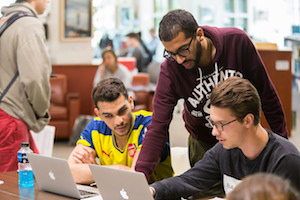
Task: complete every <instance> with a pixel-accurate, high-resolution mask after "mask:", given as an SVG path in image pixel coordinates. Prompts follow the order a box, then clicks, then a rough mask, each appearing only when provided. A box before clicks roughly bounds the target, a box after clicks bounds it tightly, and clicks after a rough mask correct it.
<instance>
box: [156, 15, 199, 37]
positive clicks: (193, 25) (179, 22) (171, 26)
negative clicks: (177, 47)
mask: <svg viewBox="0 0 300 200" xmlns="http://www.w3.org/2000/svg"><path fill="white" fill-rule="evenodd" d="M198 28H199V26H198V23H197V22H196V20H195V18H194V17H193V15H192V14H191V13H190V12H188V11H185V10H181V9H178V10H171V11H169V12H168V13H167V14H166V15H165V16H164V17H163V18H162V20H161V21H160V23H159V38H160V40H161V41H171V40H172V39H174V38H175V37H176V36H177V35H178V34H179V32H183V33H184V35H185V38H190V37H192V36H193V35H194V33H195V32H196V30H197V29H198Z"/></svg>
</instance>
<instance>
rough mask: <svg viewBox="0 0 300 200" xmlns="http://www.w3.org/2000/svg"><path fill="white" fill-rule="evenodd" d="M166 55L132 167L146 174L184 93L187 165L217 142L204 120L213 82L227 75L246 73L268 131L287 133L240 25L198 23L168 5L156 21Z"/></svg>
mask: <svg viewBox="0 0 300 200" xmlns="http://www.w3.org/2000/svg"><path fill="white" fill-rule="evenodd" d="M159 37H160V40H161V41H162V43H163V45H164V47H165V51H164V57H165V58H166V60H165V61H164V62H163V63H162V65H161V71H160V75H159V80H158V83H157V87H156V91H155V96H154V100H153V108H154V112H153V116H152V122H151V124H150V125H149V126H148V131H147V133H146V136H145V138H144V141H143V147H142V150H141V153H140V156H139V159H138V161H137V164H136V171H140V172H143V173H144V174H145V175H146V176H147V178H149V175H150V174H151V173H152V171H153V169H154V167H155V166H156V164H157V162H158V158H159V155H160V154H161V152H162V150H163V147H164V144H165V142H166V140H167V138H168V137H169V132H168V129H169V125H170V122H171V120H172V112H173V109H174V106H175V105H176V104H177V101H178V100H179V99H180V98H183V99H184V111H183V119H184V121H185V127H186V129H187V130H188V132H189V133H190V137H189V159H190V163H191V166H193V165H194V164H195V163H196V162H197V161H198V160H200V159H202V157H203V155H204V153H205V152H206V151H207V150H208V149H209V148H211V147H212V146H213V145H214V144H216V143H217V140H216V139H215V138H214V137H213V136H212V135H211V131H212V129H211V128H210V127H209V125H208V123H207V118H208V117H209V114H210V101H209V100H208V99H209V96H210V93H211V91H212V89H213V88H214V87H216V86H217V85H218V83H220V82H222V81H223V80H225V79H227V78H228V77H231V76H238V77H243V78H245V79H248V80H249V81H250V82H251V83H252V84H253V85H254V86H255V87H256V88H257V90H258V93H259V95H260V98H261V101H262V109H263V112H264V114H265V116H266V119H267V121H268V123H269V125H270V127H271V129H272V131H274V132H276V133H279V134H280V135H282V136H283V137H287V128H286V120H285V115H284V111H283V108H282V104H281V101H280V99H279V96H278V94H277V92H276V89H275V87H274V85H273V83H272V81H271V79H270V77H269V75H268V73H267V70H266V68H265V66H264V63H263V61H262V59H261V57H260V55H259V53H258V51H257V50H256V48H255V47H254V45H253V43H252V42H251V40H250V38H249V37H248V36H247V35H246V33H245V32H244V31H242V30H239V29H236V28H216V27H208V26H200V27H199V26H198V24H197V22H196V20H195V19H194V17H193V16H192V14H191V13H189V12H187V11H185V10H173V11H170V12H169V13H167V14H166V15H165V16H164V17H163V19H162V21H161V22H160V25H159Z"/></svg>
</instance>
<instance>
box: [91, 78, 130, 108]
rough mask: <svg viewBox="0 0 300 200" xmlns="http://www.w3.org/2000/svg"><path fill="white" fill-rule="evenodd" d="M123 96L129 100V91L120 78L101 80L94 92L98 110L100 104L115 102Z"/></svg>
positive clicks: (93, 97) (93, 96) (93, 95)
mask: <svg viewBox="0 0 300 200" xmlns="http://www.w3.org/2000/svg"><path fill="white" fill-rule="evenodd" d="M121 94H123V95H124V97H125V98H126V99H128V93H127V90H126V88H125V86H124V84H123V82H122V81H121V80H120V79H118V78H107V79H103V80H101V81H100V82H99V83H98V84H97V85H96V86H95V87H94V89H93V91H92V99H93V101H94V104H95V106H96V108H98V105H97V103H98V102H113V101H115V100H116V99H117V98H118V97H119V96H120V95H121Z"/></svg>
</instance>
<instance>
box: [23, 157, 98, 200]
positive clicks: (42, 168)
mask: <svg viewBox="0 0 300 200" xmlns="http://www.w3.org/2000/svg"><path fill="white" fill-rule="evenodd" d="M27 156H28V159H29V163H30V164H31V167H32V171H33V174H34V177H35V180H36V182H37V184H38V186H39V187H40V189H42V190H45V191H48V192H53V193H57V194H61V195H65V196H69V197H73V198H78V199H83V198H88V197H92V196H99V197H100V199H101V196H100V195H99V191H98V189H97V188H94V187H90V186H84V185H76V183H75V181H74V179H73V176H72V173H71V170H70V167H69V164H68V162H67V160H64V159H60V158H54V157H48V156H42V155H38V154H33V153H30V154H28V155H27Z"/></svg>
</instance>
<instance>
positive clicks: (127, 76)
mask: <svg viewBox="0 0 300 200" xmlns="http://www.w3.org/2000/svg"><path fill="white" fill-rule="evenodd" d="M102 59H103V64H102V65H100V66H99V67H98V70H97V71H96V74H95V77H94V84H93V85H94V87H95V86H96V85H97V83H99V82H100V81H101V80H103V79H105V78H119V79H120V80H121V81H122V82H123V83H124V85H125V87H126V89H129V88H131V82H132V74H131V73H130V71H129V70H128V69H127V68H126V67H125V66H124V65H122V64H120V63H118V58H117V55H116V54H115V52H114V50H113V49H111V48H106V49H104V51H103V53H102Z"/></svg>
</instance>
